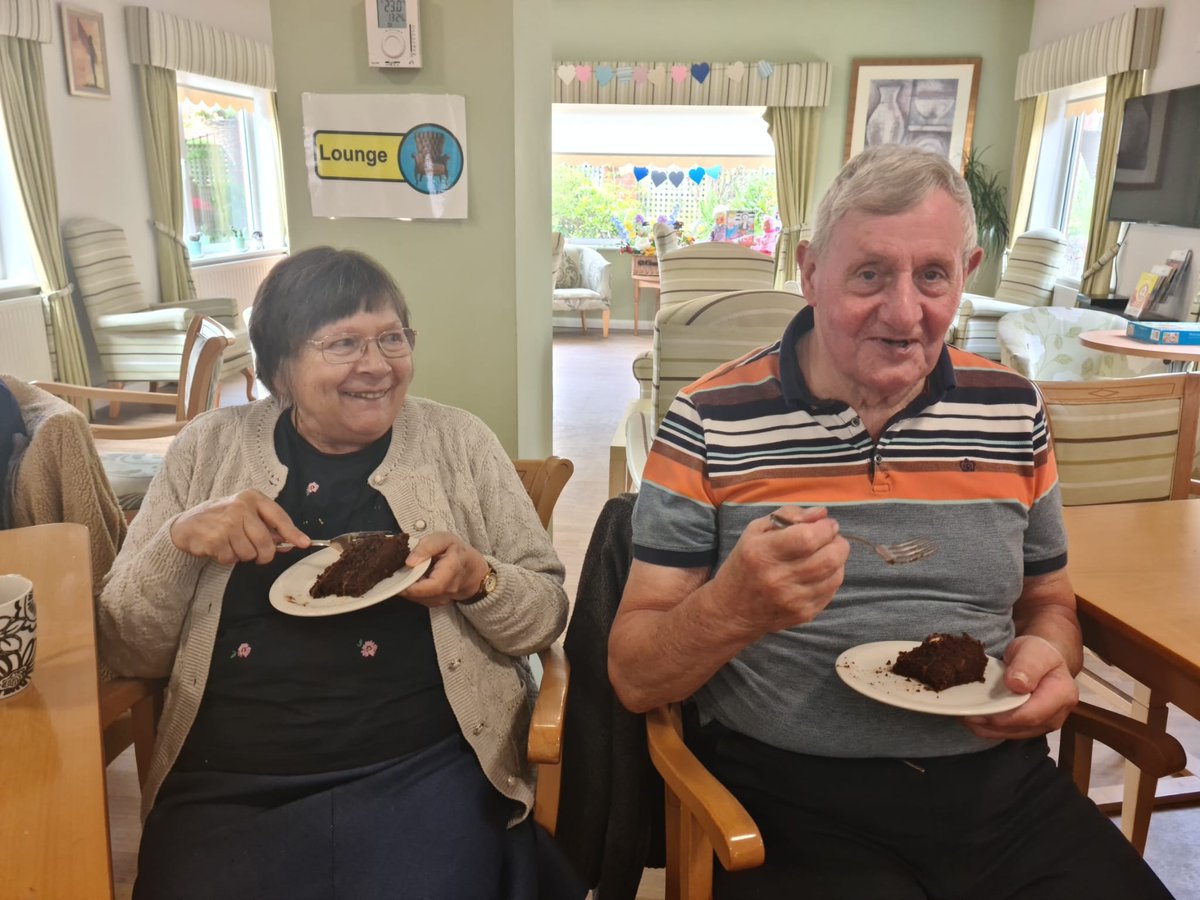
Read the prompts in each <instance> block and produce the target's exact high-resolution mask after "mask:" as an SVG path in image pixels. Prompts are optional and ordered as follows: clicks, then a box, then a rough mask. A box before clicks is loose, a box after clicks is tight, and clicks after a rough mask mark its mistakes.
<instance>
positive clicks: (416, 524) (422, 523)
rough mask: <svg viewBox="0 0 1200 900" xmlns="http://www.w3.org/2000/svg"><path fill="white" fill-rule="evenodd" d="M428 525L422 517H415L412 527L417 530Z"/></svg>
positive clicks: (422, 529) (421, 529)
mask: <svg viewBox="0 0 1200 900" xmlns="http://www.w3.org/2000/svg"><path fill="white" fill-rule="evenodd" d="M428 527H429V526H428V525H426V524H425V520H424V519H417V521H415V522H413V528H415V529H416V530H417V531H424V530H425V529H426V528H428Z"/></svg>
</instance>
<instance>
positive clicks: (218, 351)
mask: <svg viewBox="0 0 1200 900" xmlns="http://www.w3.org/2000/svg"><path fill="white" fill-rule="evenodd" d="M232 342H233V335H232V334H231V333H230V332H229V330H228V329H227V328H225V327H224V326H223V325H221V324H220V323H219V322H217V321H216V320H215V319H210V318H209V317H208V316H194V317H193V318H192V320H191V322H190V324H189V325H188V330H187V335H186V338H185V342H184V348H183V355H182V357H181V362H180V367H179V372H178V375H177V378H178V385H179V386H178V390H177V392H176V393H173V394H171V393H165V392H158V391H126V390H113V389H111V388H94V387H82V386H80V385H75V384H62V383H60V382H57V381H39V382H36V384H37V386H38V387H40V388H41V389H42V390H44V391H47V392H48V393H51V394H54V395H56V396H59V397H63V398H65V399H67V400H71V401H77V402H78V401H82V400H92V401H107V402H109V403H117V402H128V403H146V404H150V405H153V406H159V407H162V406H167V407H172V408H173V409H174V411H175V418H174V419H173V420H172V421H170V422H165V423H163V424H155V425H100V424H93V425H92V427H91V428H92V435H93V437H96V438H105V439H109V440H146V439H148V438H159V437H171V436H174V435H176V434H178V433H179V430H180V429H181V428H183V426H184V425H186V424H187V423H188V422H189V421H191V420H192V419H194V418H195V417H196V416H198V415H199V414H200V413H202V412H205V411H206V410H209V409H212V408H213V407H214V406H216V405H217V401H218V395H219V392H220V378H219V376H220V372H221V358H222V355H223V354H224V352H225V350H226V348H227V347H229V346H230V345H231V343H232ZM100 461H101V463H102V464H103V465H104V471H105V473H106V474H107V475H108V479H109V482H110V483H111V484H112V486H113V490H114V491H116V494H117V500H118V502H120V504H121V508H122V509H123V510H125V516H126V518H127V519H132V518H133V516H134V515H135V514H136V513H137V511H138V509H140V508H141V505H142V498H143V497H144V496H145V494H146V489H147V488H148V487H149V486H150V480H151V479H152V478H153V477H154V474H155V473H156V472H157V471H158V470H159V468H160V467H161V466H162V457H161V456H158V455H157V454H153V453H115V452H105V453H101V454H100Z"/></svg>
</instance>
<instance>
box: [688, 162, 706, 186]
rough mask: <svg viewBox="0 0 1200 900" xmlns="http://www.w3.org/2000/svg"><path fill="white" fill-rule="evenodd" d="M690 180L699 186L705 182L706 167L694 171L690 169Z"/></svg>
mask: <svg viewBox="0 0 1200 900" xmlns="http://www.w3.org/2000/svg"><path fill="white" fill-rule="evenodd" d="M688 178H690V179H692V181H694V182H696V184H699V183H700V182H702V181H703V180H704V166H696V168H694V169H688Z"/></svg>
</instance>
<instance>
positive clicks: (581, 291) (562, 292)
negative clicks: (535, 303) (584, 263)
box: [551, 288, 608, 312]
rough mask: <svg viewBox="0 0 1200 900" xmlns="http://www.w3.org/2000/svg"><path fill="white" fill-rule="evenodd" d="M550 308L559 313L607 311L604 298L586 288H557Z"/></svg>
mask: <svg viewBox="0 0 1200 900" xmlns="http://www.w3.org/2000/svg"><path fill="white" fill-rule="evenodd" d="M551 306H552V307H553V308H554V309H557V310H559V311H564V310H566V311H571V312H578V311H580V310H586V309H608V304H607V303H605V302H604V298H603V297H601V296H600V295H599V294H598V293H596V292H595V291H589V290H588V289H587V288H559V289H558V290H556V291H555V292H554V294H553V297H552V301H551Z"/></svg>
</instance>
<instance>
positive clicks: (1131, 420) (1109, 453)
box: [1038, 372, 1200, 506]
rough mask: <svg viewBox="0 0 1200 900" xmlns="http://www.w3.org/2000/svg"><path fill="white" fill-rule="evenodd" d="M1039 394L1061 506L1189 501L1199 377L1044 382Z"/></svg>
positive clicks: (1199, 405) (1189, 374)
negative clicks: (1050, 439) (1051, 443)
mask: <svg viewBox="0 0 1200 900" xmlns="http://www.w3.org/2000/svg"><path fill="white" fill-rule="evenodd" d="M1038 389H1039V390H1040V391H1041V393H1042V399H1043V401H1044V402H1045V405H1046V412H1047V414H1048V416H1049V419H1050V433H1051V435H1052V436H1053V438H1054V454H1055V457H1056V458H1057V461H1058V480H1059V485H1060V487H1061V490H1062V498H1063V504H1064V505H1065V506H1087V505H1089V504H1094V503H1126V502H1132V501H1136V500H1180V499H1183V498H1185V497H1187V496H1188V494H1189V491H1190V489H1191V471H1192V464H1193V457H1194V455H1195V451H1196V423H1197V418H1198V415H1200V374H1196V373H1192V372H1186V373H1179V374H1170V375H1145V376H1142V377H1141V378H1122V379H1106V380H1104V381H1043V382H1038Z"/></svg>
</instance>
